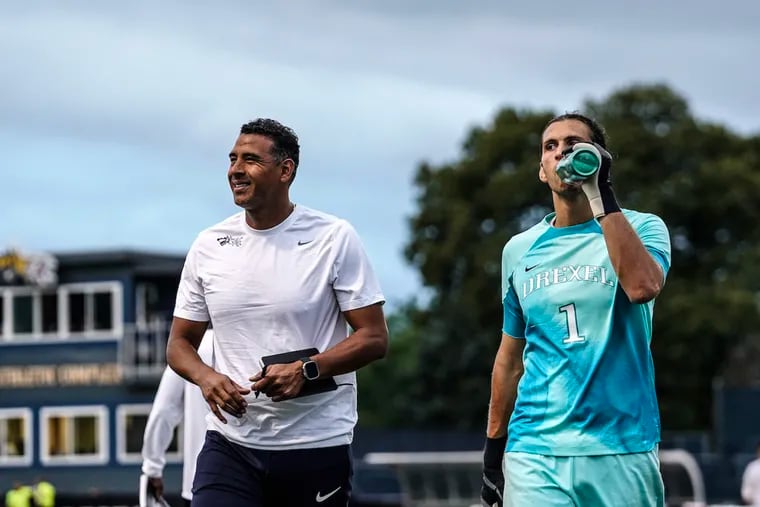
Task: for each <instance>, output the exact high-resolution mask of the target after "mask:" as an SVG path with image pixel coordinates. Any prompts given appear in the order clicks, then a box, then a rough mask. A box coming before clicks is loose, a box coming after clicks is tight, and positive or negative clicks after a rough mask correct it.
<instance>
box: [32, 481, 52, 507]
mask: <svg viewBox="0 0 760 507" xmlns="http://www.w3.org/2000/svg"><path fill="white" fill-rule="evenodd" d="M32 493H33V496H34V505H35V506H36V507H55V486H53V485H52V484H51V483H50V482H48V481H47V480H45V478H44V477H38V478H37V481H36V482H35V484H34V489H33V491H32Z"/></svg>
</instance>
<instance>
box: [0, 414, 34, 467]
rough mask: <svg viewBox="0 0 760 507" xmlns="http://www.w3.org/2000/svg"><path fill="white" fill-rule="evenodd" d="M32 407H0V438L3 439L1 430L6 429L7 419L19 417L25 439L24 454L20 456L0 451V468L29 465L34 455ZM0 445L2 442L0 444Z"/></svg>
mask: <svg viewBox="0 0 760 507" xmlns="http://www.w3.org/2000/svg"><path fill="white" fill-rule="evenodd" d="M32 417H33V414H32V409H30V408H28V407H4V408H0V420H2V423H0V426H2V427H0V439H2V440H4V435H3V432H4V431H7V427H8V426H7V422H6V421H7V420H8V419H15V418H20V419H22V420H23V425H24V432H25V433H26V435H25V437H26V438H25V441H24V454H23V455H21V456H8V455H7V454H1V453H0V468H2V467H16V466H30V465H31V464H32V458H33V456H34V435H33V434H32ZM0 445H2V444H0Z"/></svg>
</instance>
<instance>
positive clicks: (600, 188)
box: [581, 143, 620, 218]
mask: <svg viewBox="0 0 760 507" xmlns="http://www.w3.org/2000/svg"><path fill="white" fill-rule="evenodd" d="M590 144H593V145H594V147H595V148H596V149H597V150H599V153H601V155H602V165H601V166H600V167H599V170H598V171H596V172H595V173H594V174H593V175H592V176H590V177H589V178H588V179H586V180H584V181H583V183H582V184H581V189H582V190H583V193H584V194H586V198H587V199H588V203H589V206H591V212H592V213H593V214H594V218H599V217H603V216H605V215H609V214H610V213H615V212H618V211H620V205H619V204H618V202H617V199H616V198H615V192H613V191H612V156H611V155H610V153H609V152H608V151H607V150H605V149H604V148H602V147H601V146H599V145H598V144H597V143H590Z"/></svg>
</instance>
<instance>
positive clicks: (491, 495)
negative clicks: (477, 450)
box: [480, 436, 507, 507]
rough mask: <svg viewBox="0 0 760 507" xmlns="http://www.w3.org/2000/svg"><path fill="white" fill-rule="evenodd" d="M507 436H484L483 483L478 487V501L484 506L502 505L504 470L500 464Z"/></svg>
mask: <svg viewBox="0 0 760 507" xmlns="http://www.w3.org/2000/svg"><path fill="white" fill-rule="evenodd" d="M506 446H507V437H506V436H504V437H501V438H486V447H485V450H484V451H483V485H482V486H481V487H480V503H482V504H483V505H484V506H486V507H502V505H504V498H503V496H502V495H503V492H504V472H503V471H502V468H501V465H502V461H503V460H504V449H505V448H506Z"/></svg>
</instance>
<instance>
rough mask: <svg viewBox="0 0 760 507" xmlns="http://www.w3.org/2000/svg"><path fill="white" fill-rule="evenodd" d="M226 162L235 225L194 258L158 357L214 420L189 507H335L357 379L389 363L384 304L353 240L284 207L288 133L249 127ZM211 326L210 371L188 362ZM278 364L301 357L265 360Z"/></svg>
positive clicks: (322, 217)
mask: <svg viewBox="0 0 760 507" xmlns="http://www.w3.org/2000/svg"><path fill="white" fill-rule="evenodd" d="M229 158H230V167H229V170H228V172H227V178H228V181H229V185H230V188H231V190H232V194H233V197H234V201H235V204H237V205H238V206H240V207H241V208H243V210H244V211H243V212H240V213H237V214H235V215H233V216H231V217H229V218H228V219H226V220H223V221H222V222H220V223H218V224H217V225H214V226H212V227H210V228H208V229H206V230H204V231H203V232H201V233H200V234H199V235H198V237H197V238H196V240H195V242H194V243H193V245H192V246H191V248H190V251H189V252H188V254H187V258H186V260H185V267H184V269H183V271H182V277H181V281H180V285H179V289H178V291H177V302H176V306H175V310H174V321H173V324H172V329H171V333H170V337H169V344H168V347H167V357H168V361H169V365H170V366H171V367H172V368H173V369H174V370H175V371H176V372H177V373H179V374H180V375H181V376H183V377H184V378H186V379H187V380H189V381H191V382H193V383H195V384H197V385H198V386H199V387H200V388H201V391H202V392H203V396H204V398H205V399H206V401H207V402H208V405H209V408H210V409H211V412H212V413H213V414H210V415H209V416H208V417H207V421H208V432H207V434H206V441H205V443H204V446H203V449H202V450H201V453H200V454H199V456H198V463H197V468H196V475H195V481H194V483H193V506H194V507H216V506H218V505H224V506H225V507H261V506H266V507H269V506H278V507H279V506H284V505H287V506H300V505H318V506H320V507H326V506H338V505H340V506H345V505H347V503H348V500H349V498H350V490H351V486H350V478H351V473H352V468H351V455H350V448H349V446H350V443H351V441H352V438H353V429H354V426H355V424H356V421H357V409H356V403H357V401H356V373H355V371H356V370H357V369H359V368H361V367H363V366H365V365H367V364H369V363H370V362H372V361H375V360H377V359H380V358H382V357H384V356H385V354H386V351H387V346H388V332H387V327H386V323H385V317H384V315H383V310H382V304H383V303H384V300H385V299H384V296H383V294H382V291H381V290H380V286H379V283H378V281H377V278H376V276H375V274H374V272H373V270H372V267H371V265H370V262H369V259H368V257H367V255H366V253H365V251H364V247H363V246H362V243H361V241H360V239H359V237H358V235H357V233H356V231H355V230H354V228H353V227H352V226H351V225H350V224H349V223H348V222H347V221H345V220H342V219H339V218H336V217H334V216H332V215H329V214H326V213H323V212H320V211H316V210H313V209H310V208H307V207H304V206H301V205H298V206H296V205H295V204H293V203H292V202H291V200H290V195H289V189H290V185H291V183H292V182H293V178H294V177H295V174H296V169H297V167H298V158H299V146H298V137H297V136H296V135H295V133H294V132H293V131H292V130H291V129H290V128H288V127H285V126H283V125H282V124H280V123H279V122H277V121H274V120H269V119H258V120H256V121H253V122H250V123H247V124H245V125H243V126H242V128H241V129H240V135H239V137H238V138H237V141H236V142H235V145H234V147H233V148H232V151H231V152H230V154H229ZM209 321H213V323H214V365H215V366H214V368H213V369H212V368H210V367H208V366H206V365H204V364H203V362H202V361H201V360H200V358H199V357H198V354H197V352H196V349H197V347H198V343H199V342H200V340H201V337H202V336H203V333H204V331H205V330H206V326H207V324H208V322H209ZM349 326H350V330H349ZM309 349H312V350H311V351H309ZM285 353H294V354H303V356H302V357H298V358H297V359H290V360H289V361H287V362H282V361H270V360H267V359H266V358H268V357H269V356H273V355H278V354H285ZM270 363H271V364H270ZM264 364H266V365H267V366H266V367H264ZM330 379H333V380H330ZM333 381H334V383H333V384H332V387H331V388H330V389H329V390H326V391H322V392H318V393H316V394H310V395H302V394H304V393H306V392H313V391H314V390H315V388H316V387H317V386H320V385H322V384H324V383H325V382H333Z"/></svg>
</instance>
